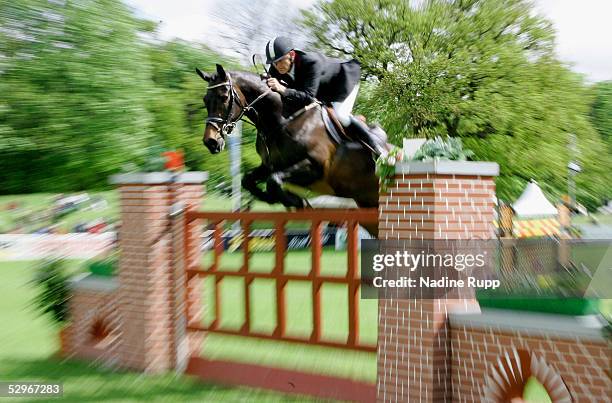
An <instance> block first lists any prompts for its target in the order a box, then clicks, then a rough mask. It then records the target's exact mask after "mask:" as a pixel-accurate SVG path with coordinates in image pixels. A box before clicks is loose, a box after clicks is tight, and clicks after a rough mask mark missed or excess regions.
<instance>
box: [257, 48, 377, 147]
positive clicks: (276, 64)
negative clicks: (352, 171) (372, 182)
mask: <svg viewBox="0 0 612 403" xmlns="http://www.w3.org/2000/svg"><path fill="white" fill-rule="evenodd" d="M266 63H267V64H271V65H272V66H271V67H270V70H269V73H270V76H271V77H270V78H268V80H267V84H268V87H270V88H271V89H272V90H273V91H276V92H278V93H279V94H280V95H281V96H282V98H283V102H286V103H288V104H290V105H292V106H295V107H296V108H297V109H299V108H301V107H304V106H306V105H308V104H310V103H312V102H314V101H315V100H319V101H321V102H323V103H325V104H331V106H332V107H333V108H334V112H335V113H336V117H337V118H338V121H340V123H341V124H342V126H344V127H345V128H347V129H348V130H350V131H351V132H352V133H356V134H357V135H358V136H359V138H360V140H361V141H363V142H364V143H365V145H366V146H367V147H368V148H370V149H371V150H372V152H373V153H374V155H375V156H376V157H377V156H379V155H381V154H384V153H385V149H384V148H383V147H382V145H381V144H380V142H379V141H377V140H376V138H375V137H374V135H373V134H372V133H371V132H370V129H369V128H368V126H367V125H366V124H365V123H363V122H362V121H361V120H359V119H357V118H355V117H354V116H353V115H352V114H351V112H352V110H353V105H354V104H355V99H356V98H357V92H358V91H359V79H360V76H361V66H360V65H359V62H358V61H357V60H355V59H353V60H350V61H339V60H334V59H330V58H327V57H325V56H323V55H321V54H318V53H306V52H303V51H301V50H298V49H295V48H294V47H293V44H292V42H291V39H289V38H287V37H283V36H279V37H276V38H274V39H273V40H271V41H270V42H268V44H267V45H266ZM283 83H285V84H286V85H283Z"/></svg>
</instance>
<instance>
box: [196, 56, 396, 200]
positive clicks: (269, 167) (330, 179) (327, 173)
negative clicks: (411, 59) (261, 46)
mask: <svg viewBox="0 0 612 403" xmlns="http://www.w3.org/2000/svg"><path fill="white" fill-rule="evenodd" d="M196 71H197V73H198V75H199V76H200V77H202V79H203V80H205V81H207V82H208V84H209V85H208V89H207V91H206V95H205V96H204V104H205V106H206V109H207V111H208V118H207V119H206V128H205V129H204V138H203V142H204V145H205V146H206V147H207V148H208V149H209V150H210V152H211V153H213V154H216V153H219V152H221V150H223V148H224V147H225V138H226V135H227V134H228V133H230V132H231V130H232V129H233V127H234V124H235V123H236V122H237V121H238V120H240V119H241V118H242V117H243V116H247V117H248V118H249V119H250V120H251V121H252V122H253V123H254V124H255V126H256V128H257V141H256V147H257V152H258V154H259V155H260V157H261V160H262V164H261V165H260V166H259V167H257V168H255V169H254V170H253V171H251V172H248V173H247V174H245V175H244V177H243V179H242V185H243V187H244V188H245V189H247V190H248V191H249V192H250V193H251V194H253V196H255V197H256V198H257V199H259V200H262V201H265V202H268V203H282V204H283V205H285V206H286V207H295V208H303V207H305V206H306V204H305V201H304V200H303V199H302V198H301V197H299V196H298V195H296V194H294V193H291V192H289V191H287V190H285V189H283V185H284V184H287V183H288V184H292V185H297V186H300V187H305V188H308V189H310V190H312V191H315V192H317V193H321V194H328V195H334V196H338V197H345V198H350V199H353V200H355V202H356V203H357V205H358V206H359V207H378V177H377V176H376V174H375V163H374V160H373V159H372V155H371V152H370V150H368V149H366V148H365V147H363V146H362V145H361V144H359V143H356V142H346V143H341V144H337V143H336V142H334V141H332V140H331V139H330V137H329V136H328V134H327V132H326V127H325V124H324V122H323V118H322V117H321V110H320V106H319V105H318V104H312V105H309V106H308V107H306V108H303V109H302V110H300V111H299V112H297V113H294V114H293V115H292V116H290V117H289V118H285V117H284V116H283V103H282V101H281V96H280V95H279V94H278V93H276V92H272V91H271V90H270V89H269V88H268V87H267V85H266V84H265V83H264V82H263V81H262V79H261V77H259V76H258V75H256V74H254V73H248V72H226V71H225V70H224V69H223V67H222V66H221V65H219V64H218V65H217V71H216V72H215V73H212V74H209V73H204V72H202V71H201V70H199V69H196ZM381 132H382V130H381ZM382 135H384V132H382ZM384 140H386V138H385V139H384ZM384 140H383V141H384ZM385 143H386V142H385ZM263 184H265V187H263V186H262V187H260V185H263Z"/></svg>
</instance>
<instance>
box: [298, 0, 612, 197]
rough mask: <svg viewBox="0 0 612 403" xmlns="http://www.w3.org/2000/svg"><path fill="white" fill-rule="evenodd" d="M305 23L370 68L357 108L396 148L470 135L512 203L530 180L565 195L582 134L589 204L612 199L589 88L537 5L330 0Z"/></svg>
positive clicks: (522, 0)
mask: <svg viewBox="0 0 612 403" xmlns="http://www.w3.org/2000/svg"><path fill="white" fill-rule="evenodd" d="M303 23H304V25H305V26H306V27H307V28H308V29H309V30H310V32H311V35H313V36H314V37H315V38H316V39H317V44H318V46H319V47H321V48H322V49H325V50H326V51H327V52H332V53H336V54H339V55H344V56H345V57H356V58H357V59H359V60H360V61H361V63H362V69H363V72H364V75H365V76H366V78H368V84H367V85H365V86H364V91H363V94H362V98H361V99H360V101H361V104H360V105H358V108H357V109H358V111H359V112H362V113H364V114H366V115H369V117H370V118H373V119H376V120H379V121H380V122H381V123H382V125H383V127H385V129H386V130H387V132H388V133H389V135H390V139H391V141H393V142H395V143H399V142H400V139H401V138H402V137H428V138H431V137H434V136H438V135H440V136H451V137H463V138H464V144H465V145H466V147H468V148H471V149H472V150H473V151H474V152H475V155H476V158H477V159H488V160H494V161H497V162H499V164H500V167H501V176H500V178H499V179H498V181H497V185H498V194H499V195H500V196H501V197H502V198H504V199H507V200H513V199H514V198H515V197H516V196H518V195H519V194H520V192H521V191H522V189H523V187H524V185H525V184H526V182H527V181H529V180H530V179H536V180H538V181H539V182H540V183H541V184H544V185H545V190H546V191H547V192H548V193H549V195H552V196H557V195H559V194H561V193H563V192H565V187H566V185H565V183H566V175H567V169H566V165H567V163H568V160H569V154H568V150H567V142H568V140H567V139H568V135H569V134H570V133H575V134H576V135H577V136H578V142H579V146H580V149H581V155H580V158H581V162H582V165H583V172H582V173H581V174H580V175H579V177H578V186H579V188H578V189H579V194H578V199H579V201H581V202H583V203H586V204H588V205H589V207H591V208H593V207H595V206H596V205H597V204H598V203H600V201H601V199H602V198H603V197H605V194H606V192H609V191H608V190H607V189H608V187H607V186H606V177H605V176H606V174H605V172H606V169H609V168H610V166H611V165H610V160H611V158H610V156H609V154H604V155H597V156H595V155H594V154H593V151H594V150H597V149H601V147H602V144H601V141H600V139H599V137H598V136H597V134H596V132H595V131H594V130H593V127H592V126H591V124H590V123H589V120H588V112H589V110H588V109H589V108H588V107H589V94H588V91H587V90H586V88H585V85H584V83H583V81H582V78H581V77H579V76H577V75H575V74H573V73H571V72H570V71H569V70H568V69H567V68H565V67H564V66H563V65H562V64H561V63H560V62H559V61H558V60H557V59H556V57H555V55H554V52H553V49H554V32H553V30H552V27H551V24H550V23H549V22H548V21H546V20H545V19H544V18H542V17H540V16H538V15H537V14H536V13H535V12H534V10H532V6H531V3H530V2H529V1H526V0H504V1H499V0H424V1H421V2H418V3H412V2H406V1H403V0H376V1H372V0H332V1H330V2H324V1H320V2H319V3H317V5H316V6H315V8H314V9H312V10H309V11H307V12H305V13H304V19H303Z"/></svg>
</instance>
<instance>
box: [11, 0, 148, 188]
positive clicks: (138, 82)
mask: <svg viewBox="0 0 612 403" xmlns="http://www.w3.org/2000/svg"><path fill="white" fill-rule="evenodd" d="M0 10H1V12H0V26H2V27H3V29H2V30H1V31H0V35H1V37H0V60H2V62H1V63H2V64H1V65H0V92H1V93H2V94H3V100H2V105H1V106H0V136H1V137H0V154H1V155H0V160H1V161H2V164H3V165H4V166H3V167H2V168H1V169H0V171H2V172H11V173H12V175H11V176H10V177H8V178H7V182H5V181H3V184H4V186H3V188H2V190H1V192H3V193H17V192H28V191H43V190H44V191H57V190H66V189H71V188H72V189H88V188H91V187H96V186H100V185H102V184H105V183H106V180H107V176H108V174H110V173H113V172H116V171H117V170H118V169H119V168H120V167H121V165H122V164H124V163H125V162H126V161H133V160H138V159H139V158H141V156H142V150H143V148H144V146H145V145H146V144H147V142H148V140H149V138H150V123H151V116H150V114H149V112H148V111H147V109H146V108H145V107H144V105H145V102H146V100H147V99H148V98H149V97H150V94H151V90H152V87H151V82H150V80H149V75H150V73H149V69H148V64H147V63H146V61H145V62H143V61H144V60H146V57H145V54H144V52H143V49H144V48H143V46H142V43H141V41H140V40H139V38H138V27H139V26H140V24H139V21H138V20H137V19H136V18H134V17H133V16H132V15H131V14H130V11H129V10H128V9H127V8H126V7H125V6H124V5H123V3H121V2H120V1H119V0H100V1H96V2H81V1H78V2H73V1H71V2H57V1H56V2H50V1H43V0H25V1H20V2H14V1H6V0H1V1H0Z"/></svg>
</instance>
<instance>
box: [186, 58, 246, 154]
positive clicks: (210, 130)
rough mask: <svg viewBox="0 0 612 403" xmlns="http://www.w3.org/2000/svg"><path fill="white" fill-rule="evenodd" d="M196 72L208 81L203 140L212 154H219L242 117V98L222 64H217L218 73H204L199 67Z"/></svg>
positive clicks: (205, 96)
mask: <svg viewBox="0 0 612 403" xmlns="http://www.w3.org/2000/svg"><path fill="white" fill-rule="evenodd" d="M196 72H197V73H198V75H199V76H200V77H202V79H203V80H204V81H206V82H208V89H207V90H206V94H205V95H204V105H205V106H206V110H207V111H208V118H206V127H205V128H204V137H203V138H202V142H203V143H204V145H205V146H206V147H207V148H208V149H209V150H210V152H211V153H212V154H217V153H219V152H221V151H222V150H223V149H224V148H225V138H226V136H227V135H228V134H229V133H231V131H232V130H233V129H234V126H235V123H236V121H237V120H239V119H240V116H241V112H242V105H241V100H240V98H239V96H238V93H237V92H236V89H235V88H234V85H233V83H232V78H231V77H230V75H229V73H227V72H226V71H225V70H223V66H221V65H220V64H217V71H216V73H213V74H208V73H204V72H203V71H201V70H200V69H198V68H196Z"/></svg>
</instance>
